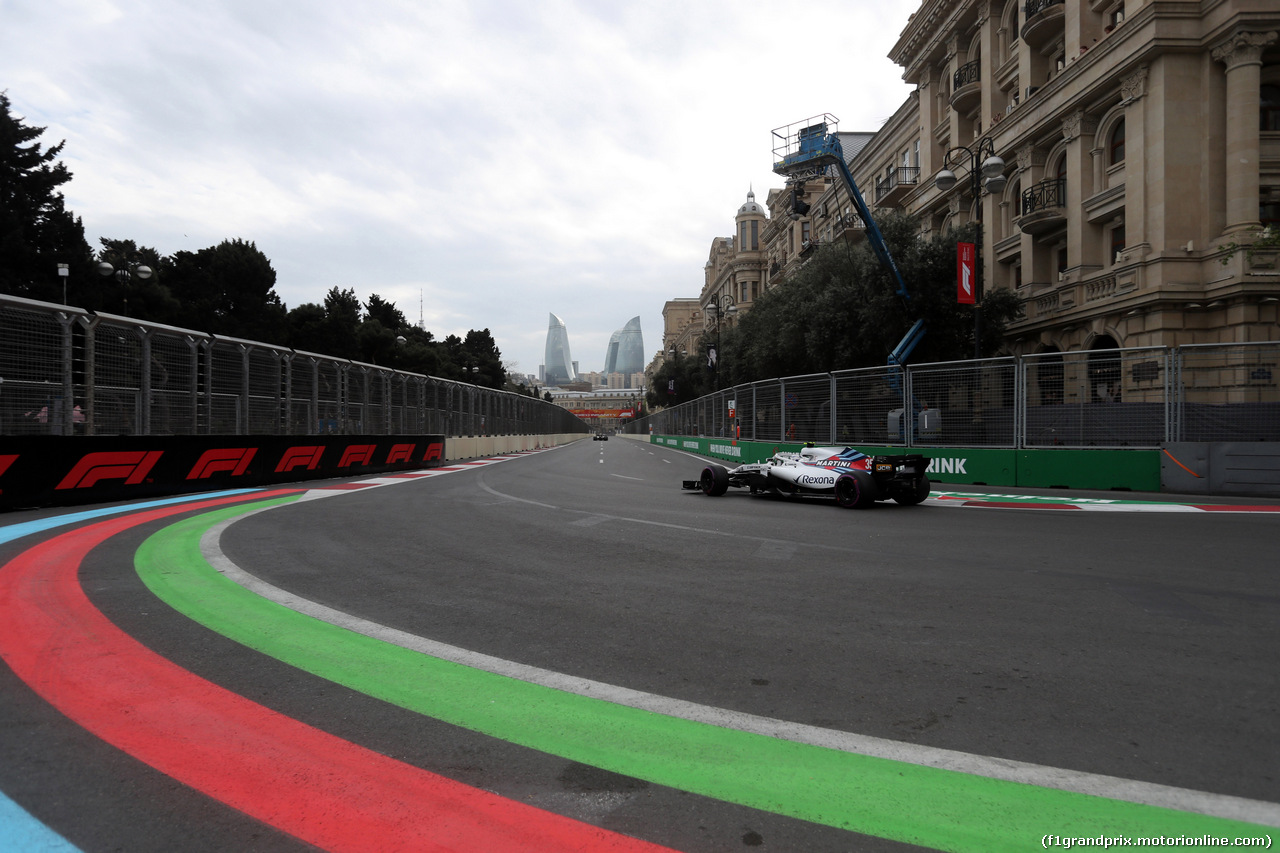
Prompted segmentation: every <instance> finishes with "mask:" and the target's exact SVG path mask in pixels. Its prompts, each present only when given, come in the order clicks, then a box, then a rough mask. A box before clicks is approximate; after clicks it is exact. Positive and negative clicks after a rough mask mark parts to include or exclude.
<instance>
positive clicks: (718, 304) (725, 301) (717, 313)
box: [707, 293, 738, 391]
mask: <svg viewBox="0 0 1280 853" xmlns="http://www.w3.org/2000/svg"><path fill="white" fill-rule="evenodd" d="M707 310H709V311H710V312H711V316H712V317H714V318H715V321H716V348H715V349H713V350H712V351H711V353H710V355H709V356H708V358H707V366H708V367H710V368H711V372H712V374H713V381H714V383H715V390H717V391H719V390H720V324H721V323H722V322H723V321H724V318H725V316H726V315H729V316H732V315H734V314H737V313H738V305H737V303H736V302H734V301H733V296H732V294H728V293H726V294H724V295H723V296H717V297H716V298H715V299H713V300H711V303H710V304H709V305H707Z"/></svg>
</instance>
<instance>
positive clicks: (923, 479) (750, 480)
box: [682, 447, 929, 509]
mask: <svg viewBox="0 0 1280 853" xmlns="http://www.w3.org/2000/svg"><path fill="white" fill-rule="evenodd" d="M928 465H929V460H928V459H926V458H925V457H923V456H920V455H915V454H912V455H906V456H868V455H867V454H865V453H861V452H859V451H857V450H854V449H853V448H852V447H804V448H802V449H801V450H800V452H799V453H775V454H774V455H773V456H771V457H769V458H768V459H766V460H765V461H763V462H753V463H750V464H747V465H739V466H738V467H737V468H733V469H729V468H726V467H725V466H723V465H717V464H715V463H714V462H713V463H711V464H709V465H708V466H707V467H706V468H703V469H702V476H701V477H699V478H698V479H697V480H685V481H683V485H682V488H685V489H690V490H700V491H701V492H702V493H703V494H704V495H711V496H713V497H718V496H719V495H723V494H724V493H725V492H726V491H728V490H729V487H730V486H735V487H738V488H744V487H745V488H747V489H750V490H751V494H753V495H759V494H784V495H814V496H819V497H834V498H835V499H836V503H838V504H839V505H840V506H842V507H845V508H846V509H865V508H866V507H869V506H871V505H872V504H874V503H875V502H876V501H881V500H887V499H889V498H892V499H893V500H895V501H897V502H898V503H900V504H905V505H908V506H910V505H912V504H918V503H920V502H921V501H922V500H924V499H925V498H927V497H929V478H928V477H927V476H925V473H924V472H925V469H926V468H927V467H928Z"/></svg>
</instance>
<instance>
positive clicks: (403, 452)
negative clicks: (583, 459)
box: [0, 444, 417, 473]
mask: <svg viewBox="0 0 1280 853" xmlns="http://www.w3.org/2000/svg"><path fill="white" fill-rule="evenodd" d="M416 446H417V445H414V444H396V445H392V447H391V452H390V453H388V454H387V464H388V465H390V464H391V463H392V462H409V461H410V460H412V459H413V449H414V447H416ZM0 473H4V472H3V470H2V469H0Z"/></svg>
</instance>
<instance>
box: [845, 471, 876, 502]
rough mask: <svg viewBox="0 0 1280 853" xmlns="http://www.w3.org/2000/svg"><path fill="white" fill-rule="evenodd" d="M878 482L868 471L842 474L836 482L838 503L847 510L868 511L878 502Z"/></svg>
mask: <svg viewBox="0 0 1280 853" xmlns="http://www.w3.org/2000/svg"><path fill="white" fill-rule="evenodd" d="M876 491H877V490H876V481H875V480H874V479H872V477H871V475H870V474H868V473H867V472H866V471H851V472H850V473H848V474H841V475H840V477H839V478H838V479H837V480H836V503H838V504H840V506H842V507H844V508H845V509H866V508H867V507H869V506H872V505H874V504H875V502H876Z"/></svg>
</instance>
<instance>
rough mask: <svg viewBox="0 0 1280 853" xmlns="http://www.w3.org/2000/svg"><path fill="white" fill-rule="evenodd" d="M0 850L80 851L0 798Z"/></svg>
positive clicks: (4, 797)
mask: <svg viewBox="0 0 1280 853" xmlns="http://www.w3.org/2000/svg"><path fill="white" fill-rule="evenodd" d="M0 850H13V851H19V850H20V851H22V853H80V848H79V847H76V846H75V845H74V844H72V843H71V842H70V841H67V839H65V838H63V837H62V836H61V835H59V834H58V833H56V832H54V831H53V830H52V829H50V828H49V827H47V826H45V825H44V824H43V823H41V822H40V821H38V820H36V819H35V818H34V817H32V816H31V815H30V813H28V812H27V810H26V809H24V808H23V807H22V806H20V805H18V804H17V803H15V802H14V801H13V800H11V799H9V798H8V797H6V796H5V795H4V794H0Z"/></svg>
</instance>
